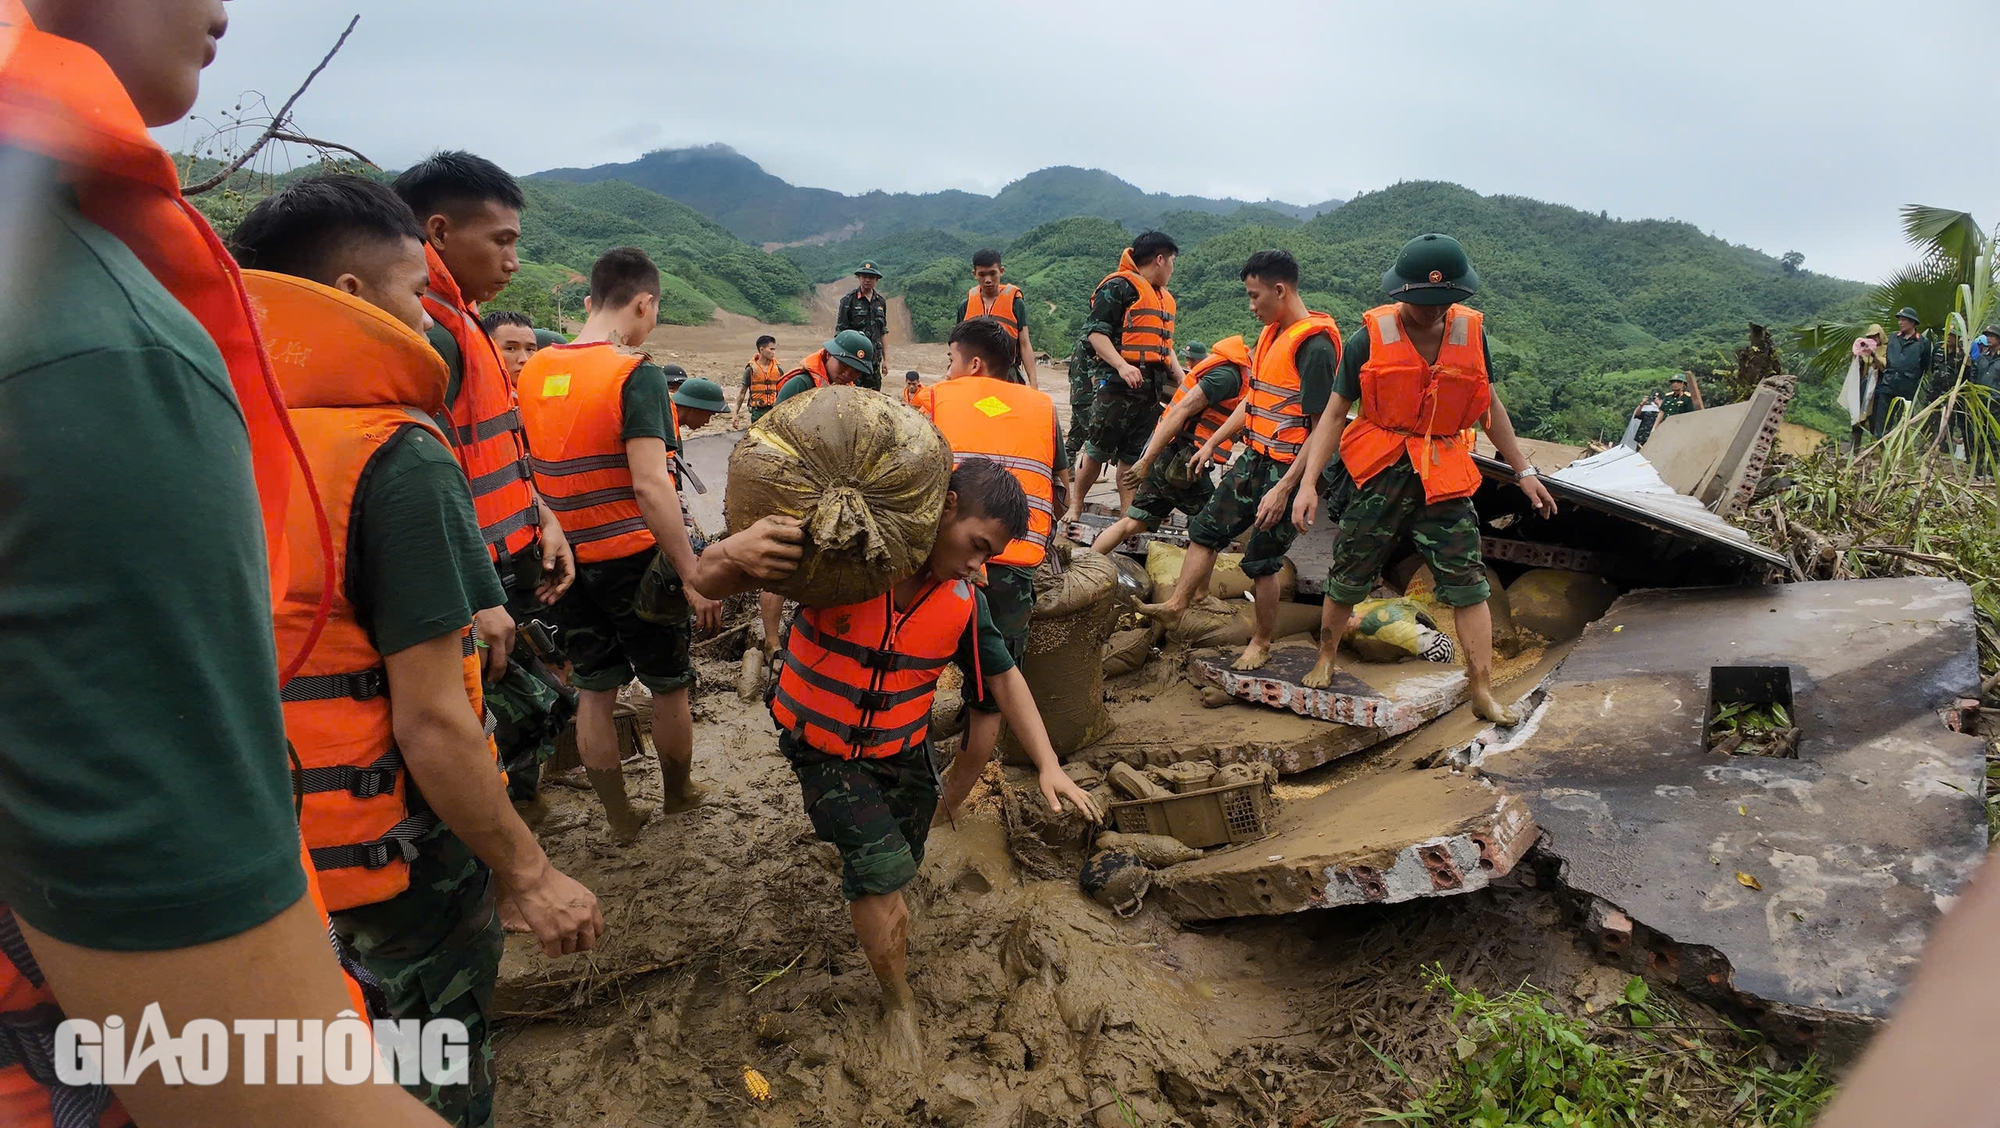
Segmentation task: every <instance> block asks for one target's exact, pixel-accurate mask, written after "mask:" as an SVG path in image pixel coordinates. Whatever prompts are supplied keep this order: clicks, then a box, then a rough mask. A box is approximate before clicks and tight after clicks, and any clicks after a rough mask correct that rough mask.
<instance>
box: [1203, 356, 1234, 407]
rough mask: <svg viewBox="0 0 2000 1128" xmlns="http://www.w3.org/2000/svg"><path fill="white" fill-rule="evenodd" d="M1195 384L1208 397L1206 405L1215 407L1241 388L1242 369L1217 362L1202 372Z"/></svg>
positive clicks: (1226, 400)
mask: <svg viewBox="0 0 2000 1128" xmlns="http://www.w3.org/2000/svg"><path fill="white" fill-rule="evenodd" d="M1195 386H1196V387H1199V388H1200V389H1201V394H1202V395H1203V396H1206V397H1207V398H1208V406H1210V407H1217V406H1220V405H1221V404H1223V403H1226V402H1228V401H1229V400H1230V399H1231V398H1232V397H1234V396H1235V395H1236V393H1238V392H1240V391H1242V390H1243V370H1242V369H1241V368H1238V367H1236V366H1235V365H1233V364H1218V365H1216V366H1215V367H1214V368H1211V369H1209V370H1208V371H1206V372H1204V373H1202V374H1201V379H1199V380H1196V381H1195Z"/></svg>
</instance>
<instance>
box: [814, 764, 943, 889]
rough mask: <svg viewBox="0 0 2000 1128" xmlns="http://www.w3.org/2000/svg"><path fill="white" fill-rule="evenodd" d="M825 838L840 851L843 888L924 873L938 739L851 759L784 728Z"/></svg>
mask: <svg viewBox="0 0 2000 1128" xmlns="http://www.w3.org/2000/svg"><path fill="white" fill-rule="evenodd" d="M778 751H780V752H782V753H784V755H785V759H786V760H788V761H790V762H791V765H792V772H793V774H795V775H797V776H798V777H799V791H800V792H801V794H802V795H803V796H804V798H805V804H806V817H807V818H810V819H811V820H812V824H813V830H814V831H815V832H816V833H818V835H819V840H820V841H821V842H831V843H833V845H834V846H835V847H836V848H837V849H838V850H839V851H840V895H841V896H842V897H844V898H846V899H847V900H849V901H858V900H860V899H861V898H863V897H869V896H875V895H879V894H883V893H894V892H895V891H896V890H898V889H901V888H902V887H903V886H905V885H908V884H909V883H910V879H911V878H913V877H915V876H917V867H918V866H920V865H922V864H923V861H924V841H925V839H926V838H928V837H929V835H930V832H931V816H932V815H934V814H936V813H937V803H938V786H937V776H936V775H934V774H933V773H932V771H931V757H930V744H929V743H928V742H926V743H925V744H923V745H922V746H921V747H917V748H911V749H908V750H906V751H903V752H899V753H897V754H896V755H894V756H888V757H883V758H880V759H869V758H859V759H853V760H843V759H841V758H840V757H838V756H829V755H827V754H825V753H824V752H821V751H819V750H817V749H814V748H809V747H807V746H806V745H803V744H800V743H799V742H798V741H797V740H794V739H793V738H792V735H791V734H790V733H779V734H778Z"/></svg>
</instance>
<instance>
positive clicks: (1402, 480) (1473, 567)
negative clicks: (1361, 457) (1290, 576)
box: [1326, 455, 1493, 607]
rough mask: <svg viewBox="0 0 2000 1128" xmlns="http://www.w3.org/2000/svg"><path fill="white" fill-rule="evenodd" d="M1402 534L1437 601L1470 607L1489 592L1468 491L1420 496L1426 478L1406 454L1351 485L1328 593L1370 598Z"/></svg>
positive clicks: (1350, 600) (1343, 599)
mask: <svg viewBox="0 0 2000 1128" xmlns="http://www.w3.org/2000/svg"><path fill="white" fill-rule="evenodd" d="M1406 537H1407V538H1408V539H1409V541H1410V543H1411V544H1412V545H1414V546H1415V548H1416V550H1417V555H1419V556H1421V557H1423V559H1424V563H1426V564H1428V565H1430V569H1431V575H1432V576H1434V577H1436V578H1437V597H1438V602H1440V603H1442V604H1444V605H1445V606H1447V607H1471V606H1474V605H1475V604H1480V603H1484V602H1486V600H1487V598H1488V597H1490V596H1491V595H1492V594H1493V592H1492V589H1491V588H1489V587H1488V586H1487V584H1486V563H1485V561H1484V560H1482V559H1481V558H1480V555H1479V514H1478V513H1477V512H1476V511H1475V510H1474V509H1473V508H1472V499H1471V498H1469V497H1460V498H1453V499H1451V500H1450V501H1440V502H1437V503H1435V504H1429V503H1426V502H1425V500H1424V482H1423V479H1422V478H1420V477H1418V476H1417V471H1416V468H1415V467H1414V466H1411V465H1410V459H1409V457H1408V456H1407V455H1405V456H1404V457H1403V459H1402V460H1401V461H1400V462H1397V463H1396V464H1395V465H1394V466H1391V467H1389V468H1388V469H1387V470H1384V471H1382V472H1381V473H1380V474H1377V475H1375V476H1374V477H1373V478H1370V479H1368V480H1367V481H1366V482H1363V483H1361V484H1360V485H1357V486H1355V487H1354V489H1353V495H1352V497H1351V498H1350V499H1349V500H1348V502H1347V505H1346V508H1345V509H1344V510H1343V511H1342V512H1341V514H1340V532H1339V534H1338V538H1337V539H1336V540H1335V541H1334V545H1333V564H1332V566H1331V567H1329V568H1328V569H1327V573H1326V598H1328V599H1330V600H1334V601H1336V602H1339V603H1346V604H1350V605H1351V604H1355V603H1359V602H1361V601H1362V600H1364V599H1367V598H1368V594H1369V592H1371V591H1373V590H1374V589H1375V581H1376V578H1377V577H1379V576H1380V575H1381V574H1382V568H1383V566H1384V565H1386V564H1388V563H1389V561H1390V558H1391V557H1392V556H1394V555H1395V553H1396V546H1397V545H1398V544H1399V543H1400V542H1401V541H1402V540H1403V539H1404V538H1406Z"/></svg>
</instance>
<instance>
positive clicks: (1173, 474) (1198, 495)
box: [1125, 436, 1215, 532]
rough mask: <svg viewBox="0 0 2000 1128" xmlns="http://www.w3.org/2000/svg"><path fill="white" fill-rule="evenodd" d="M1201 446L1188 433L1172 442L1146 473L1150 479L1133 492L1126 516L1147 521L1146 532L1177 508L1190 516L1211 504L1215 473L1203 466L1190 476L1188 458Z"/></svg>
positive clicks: (1154, 527)
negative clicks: (1199, 471) (1198, 471)
mask: <svg viewBox="0 0 2000 1128" xmlns="http://www.w3.org/2000/svg"><path fill="white" fill-rule="evenodd" d="M1198 449H1200V447H1199V445H1198V444H1197V443H1195V441H1194V440H1193V439H1190V438H1188V437H1186V436H1182V437H1180V438H1178V439H1175V440H1174V441H1173V442H1171V443H1168V444H1167V449H1165V450H1163V451H1161V452H1160V457H1159V459H1158V460H1157V461H1155V462H1154V463H1153V468H1152V470H1151V471H1149V472H1148V473H1147V474H1146V480H1145V481H1144V482H1141V483H1140V484H1139V491H1138V492H1137V493H1135V494H1133V495H1132V504H1131V506H1130V507H1129V508H1127V509H1126V510H1125V516H1127V517H1130V518H1131V519H1132V520H1134V521H1139V522H1143V523H1144V524H1145V526H1146V531H1147V532H1153V531H1155V530H1157V529H1159V527H1160V523H1161V522H1162V521H1165V520H1166V519H1167V518H1169V517H1171V516H1173V514H1174V510H1176V509H1178V510H1180V511H1181V512H1182V513H1185V514H1187V515H1188V516H1189V517H1190V518H1192V517H1193V516H1194V515H1195V514H1197V513H1200V512H1201V511H1202V509H1203V507H1205V506H1206V505H1208V499H1209V498H1211V497H1214V496H1215V473H1214V471H1212V470H1209V469H1208V468H1207V467H1203V468H1202V471H1201V473H1199V474H1196V475H1195V476H1194V477H1193V478H1189V477H1188V472H1187V464H1188V459H1190V458H1193V457H1194V452H1195V451H1196V450H1198Z"/></svg>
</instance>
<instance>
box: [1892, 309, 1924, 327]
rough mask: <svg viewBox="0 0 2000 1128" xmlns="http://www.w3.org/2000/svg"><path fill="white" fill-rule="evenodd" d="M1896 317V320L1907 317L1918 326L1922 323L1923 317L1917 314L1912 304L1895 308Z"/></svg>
mask: <svg viewBox="0 0 2000 1128" xmlns="http://www.w3.org/2000/svg"><path fill="white" fill-rule="evenodd" d="M1896 317H1897V319H1898V320H1901V319H1903V318H1906V317H1907V318H1909V319H1910V320H1911V321H1914V322H1916V323H1917V324H1918V325H1920V326H1921V325H1922V324H1923V323H1924V319H1923V318H1921V317H1918V316H1917V311H1916V308H1915V307H1914V306H1904V307H1903V308H1902V309H1899V310H1897V311H1896Z"/></svg>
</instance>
